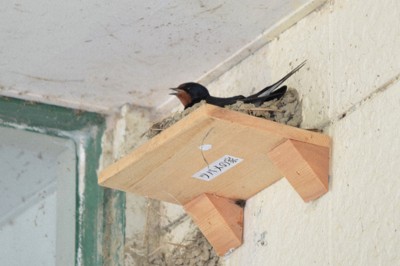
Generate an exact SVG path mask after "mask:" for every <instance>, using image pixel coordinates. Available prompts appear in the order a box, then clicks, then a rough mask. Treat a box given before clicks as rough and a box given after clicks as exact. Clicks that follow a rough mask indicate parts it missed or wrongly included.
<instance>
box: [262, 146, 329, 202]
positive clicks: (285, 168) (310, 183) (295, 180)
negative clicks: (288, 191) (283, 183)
mask: <svg viewBox="0 0 400 266" xmlns="http://www.w3.org/2000/svg"><path fill="white" fill-rule="evenodd" d="M268 156H269V158H270V159H271V161H272V162H273V163H274V164H275V166H276V167H277V168H278V169H279V170H280V171H281V173H282V174H283V175H284V176H285V177H286V179H287V180H288V181H289V183H290V184H291V185H292V186H293V188H294V189H295V190H296V191H297V193H298V194H299V195H300V196H301V197H302V198H303V200H304V201H306V202H307V201H311V200H314V199H317V198H318V197H320V196H321V195H323V194H325V193H326V192H328V172H329V148H328V147H323V146H318V145H314V144H309V143H305V142H301V141H296V140H291V139H289V140H286V141H285V142H284V143H282V144H281V145H279V146H277V147H275V148H274V149H273V150H271V151H270V152H269V153H268Z"/></svg>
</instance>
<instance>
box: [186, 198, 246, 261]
mask: <svg viewBox="0 0 400 266" xmlns="http://www.w3.org/2000/svg"><path fill="white" fill-rule="evenodd" d="M184 208H185V210H186V212H187V213H188V214H189V215H190V216H191V217H192V219H193V220H194V222H195V223H196V224H197V225H198V226H199V228H200V230H201V232H202V233H203V234H204V235H205V237H206V238H207V239H208V241H209V242H210V244H211V245H212V246H213V247H214V249H215V252H216V253H217V254H218V255H219V256H222V255H225V254H226V253H227V252H228V251H229V250H231V249H234V248H237V247H239V246H240V245H242V242H243V208H242V207H240V206H238V205H236V204H235V202H234V201H233V200H230V199H226V198H223V197H219V196H216V195H211V194H206V193H204V194H201V195H200V196H198V197H197V198H195V199H193V200H192V201H190V202H188V203H187V204H185V205H184Z"/></svg>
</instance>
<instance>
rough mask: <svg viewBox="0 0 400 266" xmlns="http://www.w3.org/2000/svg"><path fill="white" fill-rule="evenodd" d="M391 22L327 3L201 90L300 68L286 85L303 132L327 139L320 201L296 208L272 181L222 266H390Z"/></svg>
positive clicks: (398, 100) (395, 70) (388, 12)
mask: <svg viewBox="0 0 400 266" xmlns="http://www.w3.org/2000/svg"><path fill="white" fill-rule="evenodd" d="M399 14H400V2H398V1H384V2H377V1H373V0H369V1H361V0H360V1H359V0H353V1H344V0H336V1H332V2H330V3H328V4H326V5H325V6H324V7H322V8H321V9H320V10H319V11H317V12H314V13H312V14H311V15H309V16H308V17H306V18H305V19H303V20H302V21H300V22H299V23H297V25H295V26H293V27H292V28H290V29H289V30H287V31H286V32H284V33H283V34H281V35H280V36H279V38H278V39H276V40H274V41H272V42H271V43H269V44H268V45H267V46H265V47H263V48H262V49H260V50H259V51H257V52H256V53H255V54H254V55H253V56H251V57H249V58H248V59H246V60H245V61H243V62H242V63H240V64H239V65H237V66H236V67H235V68H233V69H231V70H230V71H229V72H227V73H226V74H224V75H223V76H222V77H221V78H220V79H219V80H217V81H215V82H214V83H213V84H211V85H210V88H211V90H212V91H213V92H214V93H215V94H217V93H218V94H220V95H228V93H229V94H231V93H233V94H234V93H235V92H239V91H241V90H242V86H243V84H252V86H254V87H256V88H260V87H262V86H263V85H265V84H266V83H268V82H266V80H265V78H264V77H263V69H268V68H270V69H271V71H272V80H277V79H278V78H280V77H281V76H282V74H284V73H285V72H287V71H288V69H289V66H288V64H291V66H292V67H293V66H294V65H296V64H297V63H298V62H300V61H302V60H303V59H308V63H307V66H306V67H305V68H304V69H302V70H301V71H300V72H299V73H298V74H296V76H295V77H293V78H291V79H290V80H289V82H288V84H289V85H291V86H293V87H295V88H296V89H298V90H299V92H300V94H301V96H302V99H303V114H304V123H303V127H319V128H322V129H324V130H325V133H327V134H328V135H330V136H331V137H332V139H333V149H332V154H331V157H332V158H331V170H330V191H329V193H328V194H326V195H325V196H323V197H322V198H320V199H319V200H316V201H315V202H312V203H308V204H306V203H303V202H302V200H301V199H300V197H299V196H298V195H297V194H296V192H295V191H294V190H293V189H292V187H291V186H290V185H289V184H288V182H287V181H286V180H285V179H282V180H281V181H279V182H278V183H276V184H274V185H273V186H272V187H270V188H268V189H266V190H265V191H263V192H261V193H259V194H258V195H256V196H255V197H253V198H252V199H250V200H249V201H248V202H247V205H246V209H245V230H244V232H245V233H244V244H243V246H241V247H240V248H238V249H237V250H236V251H235V252H233V253H232V254H231V255H230V256H228V257H227V258H225V263H226V265H398V263H399V262H400V254H399V252H398V251H399V250H400V231H399V230H400V211H399V208H400V179H399V177H400V170H399V167H398V165H399V157H400V139H399V138H398V137H397V135H398V132H399V129H400V112H399V111H400V110H399V109H400V108H399V107H400V82H399V77H400V50H399V49H400V27H398V26H397V25H400V16H399ZM260 76H261V77H260ZM232 84H233V85H234V86H233V87H232ZM247 87H248V86H247ZM228 88H229V90H228ZM250 88H251V87H250ZM250 254H251V255H250Z"/></svg>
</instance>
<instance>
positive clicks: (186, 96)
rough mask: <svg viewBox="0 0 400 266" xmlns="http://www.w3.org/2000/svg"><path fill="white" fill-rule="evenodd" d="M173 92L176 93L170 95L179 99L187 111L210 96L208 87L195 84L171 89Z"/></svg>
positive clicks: (191, 83) (189, 83) (190, 83)
mask: <svg viewBox="0 0 400 266" xmlns="http://www.w3.org/2000/svg"><path fill="white" fill-rule="evenodd" d="M171 90H173V91H174V92H172V93H170V95H175V96H176V97H178V99H179V100H180V101H181V103H182V104H183V106H184V107H185V109H186V108H188V107H191V106H193V105H194V104H196V103H198V102H200V101H202V100H205V99H206V98H207V97H209V96H210V94H209V93H208V90H207V88H206V87H204V86H203V85H201V84H199V83H195V82H188V83H183V84H181V85H179V86H178V87H177V88H171Z"/></svg>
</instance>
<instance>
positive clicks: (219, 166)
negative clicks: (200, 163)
mask: <svg viewBox="0 0 400 266" xmlns="http://www.w3.org/2000/svg"><path fill="white" fill-rule="evenodd" d="M241 161H243V159H240V158H237V157H234V156H231V155H225V156H224V157H222V158H220V159H218V160H217V161H215V162H213V163H212V164H210V165H209V166H207V167H205V168H203V169H201V170H200V171H198V172H197V173H195V174H194V175H193V176H192V177H195V178H198V179H201V180H204V181H210V180H213V179H214V178H216V177H217V176H219V175H220V174H222V173H225V172H226V171H228V170H229V169H231V168H232V167H234V166H236V165H237V164H238V163H240V162H241Z"/></svg>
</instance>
